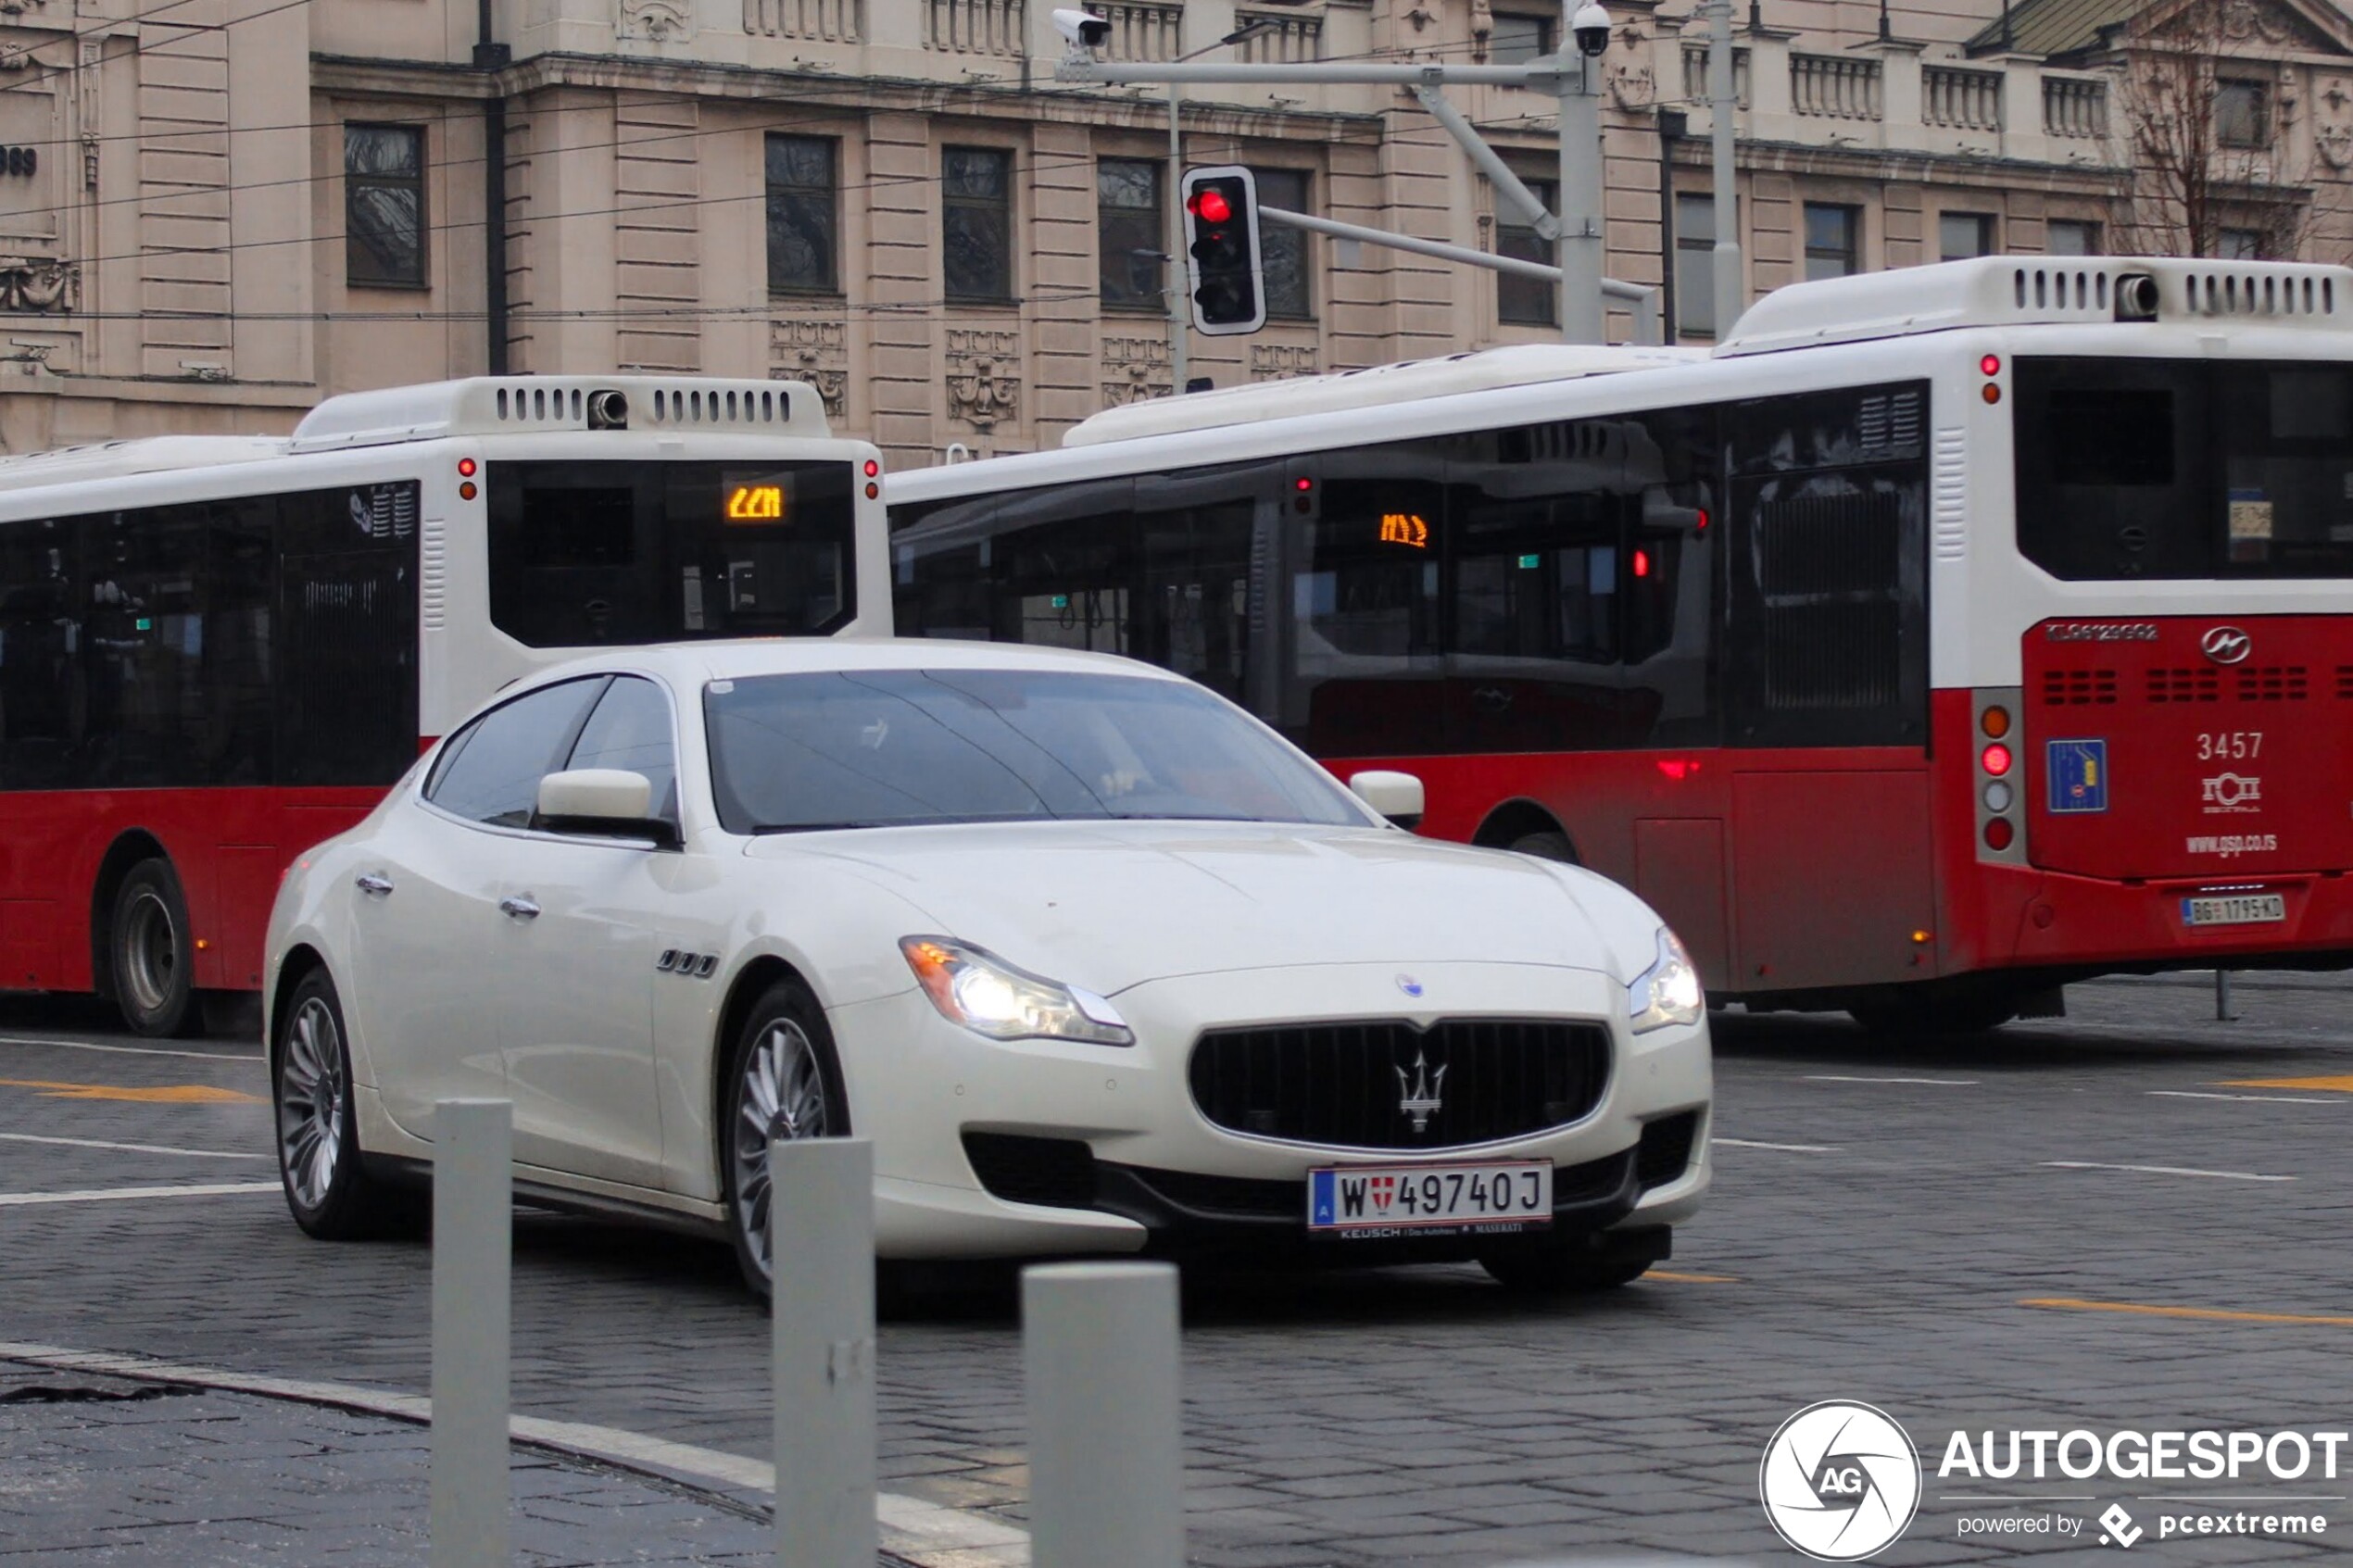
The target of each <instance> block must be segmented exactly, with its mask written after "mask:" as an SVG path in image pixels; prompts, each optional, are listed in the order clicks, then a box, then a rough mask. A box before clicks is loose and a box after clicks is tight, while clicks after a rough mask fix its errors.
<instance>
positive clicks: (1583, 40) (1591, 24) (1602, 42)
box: [1568, 5, 1609, 60]
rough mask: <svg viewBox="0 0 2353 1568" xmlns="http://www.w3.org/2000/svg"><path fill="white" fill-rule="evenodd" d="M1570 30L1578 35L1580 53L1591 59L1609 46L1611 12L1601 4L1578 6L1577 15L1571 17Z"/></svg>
mask: <svg viewBox="0 0 2353 1568" xmlns="http://www.w3.org/2000/svg"><path fill="white" fill-rule="evenodd" d="M1568 30H1569V31H1571V32H1573V33H1575V34H1576V35H1577V49H1578V53H1579V54H1581V55H1583V56H1585V57H1586V58H1587V59H1589V60H1590V59H1593V58H1596V57H1598V56H1600V55H1601V54H1602V53H1603V52H1604V50H1606V49H1607V48H1608V47H1609V13H1608V12H1607V11H1604V10H1603V9H1602V8H1601V7H1600V6H1596V5H1586V6H1579V7H1578V11H1577V15H1576V16H1574V17H1572V18H1570V19H1569V23H1568Z"/></svg>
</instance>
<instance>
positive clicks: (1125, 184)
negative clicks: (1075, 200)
mask: <svg viewBox="0 0 2353 1568" xmlns="http://www.w3.org/2000/svg"><path fill="white" fill-rule="evenodd" d="M1162 167H1163V166H1162V164H1161V163H1160V161H1159V160H1158V159H1156V158H1141V157H1107V158H1105V159H1103V160H1102V161H1101V163H1098V164H1097V165H1095V247H1096V266H1095V270H1096V275H1097V276H1098V277H1099V278H1100V279H1101V283H1102V299H1103V304H1104V305H1105V306H1107V307H1110V308H1112V309H1114V310H1163V309H1165V308H1166V307H1167V306H1166V302H1165V301H1164V299H1163V298H1162V296H1161V289H1162V287H1163V286H1164V285H1163V283H1162V282H1161V277H1162V270H1163V268H1164V266H1167V265H1168V263H1166V262H1165V261H1164V259H1163V257H1164V255H1165V252H1166V248H1167V245H1168V228H1167V221H1166V220H1165V219H1164V218H1163V217H1162V215H1161V210H1160V183H1161V182H1160V176H1161V169H1162Z"/></svg>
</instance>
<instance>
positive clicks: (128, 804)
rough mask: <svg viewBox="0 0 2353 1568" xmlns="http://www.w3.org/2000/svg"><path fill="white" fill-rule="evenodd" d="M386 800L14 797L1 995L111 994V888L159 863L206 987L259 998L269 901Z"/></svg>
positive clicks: (4, 845)
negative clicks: (313, 850)
mask: <svg viewBox="0 0 2353 1568" xmlns="http://www.w3.org/2000/svg"><path fill="white" fill-rule="evenodd" d="M383 797H384V791H383V790H382V789H380V788H362V789H271V788H256V789H236V788H223V789H127V790H58V791H38V792H28V793H25V794H21V795H11V796H9V797H7V815H8V833H7V835H6V840H5V841H0V989H8V990H29V991H103V992H110V991H111V987H112V977H111V975H110V974H109V973H108V972H107V960H106V957H105V954H106V947H105V927H106V923H107V921H108V920H109V919H110V918H111V917H112V914H113V908H114V889H115V887H116V885H117V884H119V883H120V880H121V877H122V874H123V873H124V872H127V871H129V870H130V869H131V868H132V866H133V865H136V864H137V863H138V862H140V861H141V860H144V859H150V858H153V857H155V856H157V855H158V854H159V855H161V856H163V857H164V858H166V859H169V860H170V862H171V868H172V870H173V872H176V873H177V875H178V876H179V879H180V888H181V895H182V897H183V898H184V899H185V900H186V901H187V906H188V925H189V931H190V935H191V937H192V938H193V946H194V947H195V952H194V953H193V954H192V955H191V957H192V959H193V960H194V964H193V972H192V976H191V978H192V979H193V981H194V983H195V986H196V988H197V989H199V990H217V991H250V990H254V989H257V988H258V987H259V985H260V984H261V972H262V953H261V945H262V937H263V935H264V934H265V931H266V928H267V927H268V925H269V922H270V905H271V900H272V899H274V898H275V897H277V894H278V883H279V881H280V879H281V878H282V877H283V875H284V873H285V869H286V867H287V866H288V865H290V864H291V863H292V862H293V860H294V858H295V857H296V855H298V854H300V853H301V852H302V851H303V850H305V849H307V848H308V847H310V846H312V845H314V844H317V843H318V842H320V841H321V839H324V838H329V837H332V836H333V835H334V834H338V833H341V832H343V831H344V830H345V829H346V828H347V827H350V826H352V825H353V824H354V823H356V822H359V820H360V819H361V818H362V817H364V816H366V815H367V814H368V812H369V811H370V809H372V808H373V807H374V805H375V803H376V802H377V801H378V800H380V799H382V798H383Z"/></svg>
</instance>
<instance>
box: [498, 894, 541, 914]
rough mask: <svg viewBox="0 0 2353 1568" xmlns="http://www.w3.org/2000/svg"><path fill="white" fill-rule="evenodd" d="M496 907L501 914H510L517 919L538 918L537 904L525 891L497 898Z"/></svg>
mask: <svg viewBox="0 0 2353 1568" xmlns="http://www.w3.org/2000/svg"><path fill="white" fill-rule="evenodd" d="M498 909H499V912H500V913H501V914H508V915H512V916H513V917H514V918H515V919H517V920H537V919H538V918H539V906H538V905H537V904H535V903H534V902H532V899H531V896H530V895H529V894H527V893H519V894H517V895H515V896H514V897H511V898H501V899H499V900H498Z"/></svg>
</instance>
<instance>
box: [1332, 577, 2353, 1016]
mask: <svg viewBox="0 0 2353 1568" xmlns="http://www.w3.org/2000/svg"><path fill="white" fill-rule="evenodd" d="M2135 624H2138V625H2142V626H2152V627H2155V628H2156V629H2157V633H2158V634H2157V635H2156V636H2155V637H2154V638H2152V639H2149V640H2146V641H2141V642H2134V643H2130V644H2115V643H2108V644H2090V643H2072V642H2057V641H2052V640H2050V639H2049V638H2048V637H2047V635H2046V634H2045V628H2042V627H2037V628H2035V629H2034V630H2033V631H2032V632H2031V633H2029V639H2028V642H2027V644H2026V656H2027V657H2026V686H2025V690H2024V692H2023V694H2010V700H2009V707H2010V711H2011V714H2012V717H2013V720H2014V721H2016V725H2017V727H2015V728H2013V729H2012V730H2011V731H2010V732H2009V733H2008V734H2007V736H2006V737H2005V739H2006V742H2007V746H2008V748H2009V751H2010V753H2011V756H2012V759H2013V760H2012V763H2011V768H2010V772H2009V775H2008V776H2009V778H2010V780H2011V784H2012V788H2013V790H2014V791H2015V793H2016V795H2017V797H2018V805H2017V806H2016V807H2015V808H2014V809H2012V810H2011V811H2010V813H2009V815H2010V817H2011V818H2012V820H2013V821H2014V822H2017V823H2019V824H2020V830H2021V831H2022V833H2023V834H2024V839H2025V845H2026V852H2025V854H2024V855H2023V856H2022V857H2020V858H2019V859H2017V860H2016V861H2015V862H2013V863H2001V862H2000V861H1998V860H1996V859H1989V858H1988V857H1986V856H1983V855H1982V854H1981V852H1980V847H1979V834H1980V831H1981V830H1980V827H1979V810H1978V800H1979V797H1980V793H1981V791H1982V787H1983V785H1984V784H1985V782H1986V775H1985V774H1984V773H1983V772H1982V763H1981V761H1980V753H1981V751H1982V747H1983V746H1984V744H1985V740H1986V737H1984V736H1983V735H1982V734H1979V733H1978V727H1977V721H1976V711H1975V709H1976V694H1973V693H1971V692H1970V691H1968V690H1965V689H1963V690H1943V691H1938V692H1935V693H1933V694H1932V695H1931V745H1930V746H1928V747H1927V748H1926V751H1925V753H1923V751H1921V750H1919V749H1916V748H1902V747H1885V748H1880V747H1871V748H1853V749H1836V748H1827V749H1794V748H1793V749H1786V750H1762V749H1760V750H1744V749H1733V748H1706V749H1695V750H1682V751H1645V752H1572V753H1549V754H1537V755H1514V756H1469V757H1397V758H1372V757H1366V758H1357V759H1344V760H1343V759H1327V764H1326V765H1327V767H1329V768H1330V769H1331V770H1332V771H1334V772H1335V773H1337V774H1338V775H1340V777H1342V778H1346V777H1347V776H1348V775H1349V774H1350V773H1353V772H1356V771H1361V770H1363V769H1367V768H1396V769H1401V770H1403V771H1407V772H1411V773H1415V774H1417V775H1419V776H1420V777H1421V778H1422V780H1423V782H1424V784H1425V785H1426V789H1427V794H1428V810H1427V814H1426V815H1425V816H1424V818H1423V820H1422V823H1421V831H1422V832H1423V833H1425V834H1429V835H1431V836H1433V837H1439V838H1453V839H1464V840H1476V841H1478V842H1483V843H1508V842H1510V840H1511V839H1512V838H1513V837H1515V836H1516V835H1517V834H1520V833H1525V832H1531V831H1537V830H1538V829H1540V828H1542V827H1546V826H1549V823H1547V822H1543V821H1541V820H1540V813H1541V817H1549V818H1550V819H1552V820H1553V821H1555V822H1558V823H1559V824H1560V825H1561V827H1562V828H1563V829H1564V830H1565V831H1566V832H1567V834H1568V836H1569V839H1570V841H1571V846H1572V848H1573V851H1574V854H1575V856H1576V858H1577V859H1579V861H1581V862H1582V863H1583V864H1585V865H1587V866H1590V867H1591V868H1592V869H1593V870H1595V871H1597V872H1601V873H1603V874H1604V875H1605V876H1608V877H1610V878H1612V879H1613V880H1616V881H1617V882H1620V883H1623V884H1626V885H1627V886H1629V887H1631V888H1633V889H1634V890H1635V891H1636V892H1637V893H1639V894H1640V895H1641V896H1642V897H1643V898H1644V899H1645V900H1647V901H1648V902H1649V903H1650V904H1651V905H1652V906H1653V907H1654V908H1655V909H1658V911H1659V912H1660V914H1661V915H1662V916H1664V917H1665V918H1666V919H1667V922H1669V923H1670V924H1672V925H1673V926H1674V928H1675V930H1676V931H1677V933H1678V934H1679V935H1681V936H1682V938H1683V940H1684V941H1685V943H1686V944H1687V945H1688V946H1689V947H1690V948H1691V949H1692V954H1693V955H1694V957H1695V958H1696V959H1697V960H1698V961H1699V964H1700V968H1701V972H1702V974H1703V976H1704V978H1705V981H1706V983H1707V985H1708V987H1709V989H1710V991H1711V992H1713V993H1715V994H1717V995H1718V996H1722V997H1736V998H1751V999H1755V1000H1756V1001H1777V1002H1779V1003H1780V1004H1783V1005H1819V1006H1849V1005H1854V1004H1856V1003H1858V1002H1869V1001H1870V1000H1872V999H1874V998H1875V997H1883V996H1885V995H1887V994H1888V988H1889V987H1893V986H1899V985H1906V984H1908V983H1911V982H1917V981H1943V982H1948V983H1950V982H1960V981H1962V978H1963V977H1970V979H1969V982H1968V983H1969V984H1987V985H1995V986H1998V985H2003V984H2009V985H2013V986H2014V988H2015V989H2017V990H2019V991H2021V992H2024V991H2031V990H2033V989H2038V988H2041V987H2045V986H2049V985H2057V984H2059V983H2062V982H2064V981H2067V980H2070V979H2076V978H2082V977H2084V976H2087V975H2091V974H2095V973H2101V972H2135V971H2137V972H2157V971H2162V970H2171V969H2190V968H2207V967H2212V966H2215V965H2218V964H2220V965H2225V966H2228V967H2231V968H2260V967H2282V968H2311V969H2333V968H2344V967H2348V966H2353V875H2348V872H2349V871H2353V621H2347V620H2345V619H2342V618H2331V617H2318V616H2314V617H2299V618H2291V617H2271V618H2259V619H2250V620H2246V621H2241V622H2238V623H2237V624H2239V625H2242V626H2244V627H2246V628H2247V629H2248V630H2249V631H2250V632H2251V633H2253V635H2254V637H2255V639H2256V644H2257V646H2258V648H2259V649H2263V648H2268V649H2269V650H2271V651H2270V655H2269V657H2265V656H2263V655H2262V654H2260V653H2259V655H2258V656H2257V658H2256V659H2255V660H2254V667H2253V668H2251V669H2250V670H2248V671H2233V670H2231V669H2228V668H2224V667H2218V666H2217V665H2215V664H2214V663H2213V662H2212V661H2210V660H2209V659H2207V658H2205V657H2204V656H2203V654H2202V653H2201V652H2200V650H2199V648H2198V646H2197V643H2198V639H2199V638H2200V637H2201V636H2202V635H2203V634H2204V633H2206V632H2207V631H2208V630H2210V629H2211V628H2212V627H2213V626H2214V625H2215V624H2216V622H2215V621H2214V620H2213V619H2212V618H2191V617H2182V618H2174V619H2170V620H2165V621H2147V622H2139V623H2135ZM2209 672H2213V673H2214V678H2213V679H2211V680H2209V679H2208V673H2209ZM2087 677H2088V678H2087ZM2087 690H2088V691H2089V692H2090V693H2091V694H2092V700H2091V701H2090V702H2088V703H2082V702H2070V701H2051V700H2045V699H2046V698H2050V697H2062V698H2063V697H2068V696H2071V695H2072V694H2076V693H2081V692H2083V691H2087ZM2183 691H2186V692H2187V693H2188V696H2187V697H2179V696H2177V694H2178V693H2180V692H2183ZM2019 695H2022V697H2023V700H2022V701H2019V700H2017V699H2016V698H2017V696H2019ZM2103 698H2105V700H2103ZM2021 709H2022V711H2021ZM2256 731H2261V732H2262V733H2263V734H2264V735H2265V740H2264V742H2263V743H2262V744H2263V746H2265V747H2266V748H2267V749H2266V750H2265V751H2264V752H2263V754H2262V763H2263V765H2264V766H2263V768H2262V770H2260V771H2259V769H2258V767H2257V766H2256V764H2255V760H2254V759H2246V760H2244V761H2234V760H2233V759H2214V758H2211V757H2209V758H2208V759H2200V758H2199V757H2198V755H2197V752H2198V748H2199V746H2200V745H2201V741H2200V738H2199V737H2200V736H2205V737H2207V739H2206V740H2205V741H2204V743H2203V744H2204V746H2205V747H2206V749H2207V750H2208V752H2212V751H2214V750H2216V749H2217V748H2218V747H2220V748H2222V749H2225V750H2227V749H2230V748H2233V747H2238V746H2244V745H2247V744H2251V743H2249V742H2245V741H2242V740H2234V739H2231V738H2229V737H2233V736H2241V735H2245V734H2252V733H2254V732H2256ZM2083 738H2091V739H2097V740H2099V741H2101V742H2103V743H2104V747H2105V749H2104V755H2105V757H2106V758H2107V759H2108V765H2109V768H2110V771H2111V773H2112V775H2113V779H2112V784H2110V786H2109V788H2110V790H2111V794H2110V795H2109V796H2108V804H2107V806H2106V808H2105V809H2103V810H2101V811H2099V812H2076V813H2067V812H2060V813H2054V812H2052V811H2051V810H2050V809H2049V806H2050V801H2049V800H2048V798H2047V795H2048V789H2047V777H2046V775H2047V769H2046V768H2045V746H2046V745H2047V743H2049V742H2051V741H2054V740H2070V741H2071V740H2077V739H2083ZM2233 768H2235V770H2236V772H2237V774H2238V775H2239V778H2238V782H2236V783H2231V782H2227V781H2226V782H2224V783H2221V784H2215V785H2212V786H2211V788H2210V789H2209V781H2211V780H2215V779H2217V778H2218V777H2220V775H2221V774H2223V773H2225V772H2230V771H2233ZM2258 776H2259V783H2255V784H2253V785H2252V787H2253V788H2254V789H2255V790H2256V795H2255V796H2254V797H2248V796H2247V793H2246V792H2247V791H2248V789H2249V788H2250V781H2251V780H2256V779H2257V778H2258ZM2267 791H2268V792H2269V794H2268V796H2266V795H2264V794H2263V792H2267ZM2224 802H2230V804H2229V805H2225V804H2223V803H2224ZM2249 806H2259V810H2256V811H2249V810H2247V809H2246V808H2247V807H2249ZM1514 822H1516V823H1517V824H1518V825H1516V826H1513V825H1508V824H1511V823H1514ZM1499 824H1506V825H1504V826H1502V827H1501V828H1500V831H1499ZM2245 893H2259V894H2263V895H2277V896H2278V897H2280V898H2281V900H2282V903H2283V906H2284V908H2283V911H2282V918H2281V919H2278V920H2276V921H2266V922H2261V923H2252V924H2242V925H2216V926H2199V925H2192V924H2188V923H2185V920H2184V900H2185V899H2189V898H2194V897H2204V896H2209V895H2215V894H2245Z"/></svg>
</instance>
